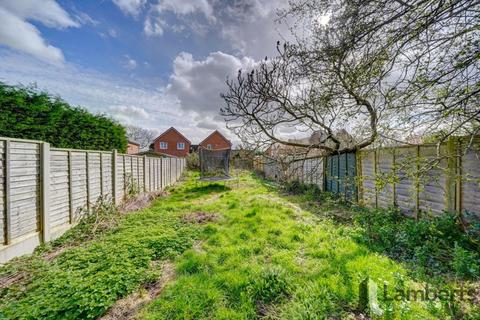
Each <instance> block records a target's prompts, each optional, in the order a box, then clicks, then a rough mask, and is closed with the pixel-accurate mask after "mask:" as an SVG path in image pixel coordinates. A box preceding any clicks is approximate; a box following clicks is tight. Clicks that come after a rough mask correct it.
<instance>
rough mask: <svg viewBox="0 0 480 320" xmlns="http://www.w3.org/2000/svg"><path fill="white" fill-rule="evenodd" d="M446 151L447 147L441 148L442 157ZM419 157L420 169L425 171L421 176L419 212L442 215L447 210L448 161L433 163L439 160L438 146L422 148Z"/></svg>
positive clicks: (442, 160)
mask: <svg viewBox="0 0 480 320" xmlns="http://www.w3.org/2000/svg"><path fill="white" fill-rule="evenodd" d="M445 151H446V148H445V146H442V147H441V148H440V152H441V155H444V154H445ZM419 155H420V160H419V161H420V163H419V169H420V170H421V171H425V172H422V174H420V175H419V190H418V197H419V198H418V205H419V210H420V211H423V212H429V213H432V214H434V215H440V214H442V212H443V211H444V210H446V207H445V204H446V201H445V199H446V198H447V192H448V185H447V174H448V168H447V166H448V161H447V160H446V159H441V160H436V161H434V163H433V162H432V161H433V160H435V159H436V158H437V159H438V156H437V147H436V146H420V147H419ZM437 161H439V162H437ZM423 167H425V169H423Z"/></svg>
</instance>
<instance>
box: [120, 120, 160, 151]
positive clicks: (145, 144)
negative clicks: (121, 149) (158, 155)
mask: <svg viewBox="0 0 480 320" xmlns="http://www.w3.org/2000/svg"><path fill="white" fill-rule="evenodd" d="M126 129H127V137H128V139H130V140H133V141H135V142H137V143H139V144H140V149H141V150H146V149H148V148H149V146H150V144H151V143H152V142H153V140H155V138H156V137H157V134H156V132H155V131H153V130H149V129H145V128H140V127H137V126H133V125H129V126H127V127H126Z"/></svg>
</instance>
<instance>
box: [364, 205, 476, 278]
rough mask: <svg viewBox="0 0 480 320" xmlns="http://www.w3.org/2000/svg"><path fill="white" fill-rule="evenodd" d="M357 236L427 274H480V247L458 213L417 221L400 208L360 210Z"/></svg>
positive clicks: (470, 276)
mask: <svg viewBox="0 0 480 320" xmlns="http://www.w3.org/2000/svg"><path fill="white" fill-rule="evenodd" d="M355 220H356V222H357V223H358V225H360V226H361V227H362V232H360V233H358V239H359V240H360V241H361V242H363V243H365V244H367V245H368V246H369V247H370V248H372V249H375V250H377V251H380V252H383V253H385V254H387V255H388V256H390V257H392V258H394V259H396V260H400V261H405V262H408V263H410V264H411V266H412V267H414V268H416V269H417V270H419V271H421V272H422V273H425V274H426V275H438V274H449V273H450V274H455V275H456V276H458V277H460V278H467V279H468V278H474V279H478V278H480V255H479V254H478V250H479V248H478V247H477V245H476V244H475V243H473V242H472V241H471V240H470V238H469V236H468V235H467V234H466V233H465V232H464V231H463V230H462V228H461V226H460V225H459V223H458V220H457V217H456V215H453V214H449V213H444V214H443V215H441V216H436V217H431V218H424V219H422V220H419V221H416V220H414V219H411V218H408V217H405V216H403V215H402V214H401V213H400V212H399V211H398V210H397V209H390V210H373V209H372V210H358V211H357V214H356V215H355Z"/></svg>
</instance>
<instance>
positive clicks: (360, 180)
mask: <svg viewBox="0 0 480 320" xmlns="http://www.w3.org/2000/svg"><path fill="white" fill-rule="evenodd" d="M355 160H356V161H355V162H356V166H357V167H356V168H355V174H356V176H357V177H356V178H357V179H356V180H357V181H356V184H357V190H358V191H357V202H358V203H360V204H363V170H362V152H361V151H360V150H357V151H356V152H355Z"/></svg>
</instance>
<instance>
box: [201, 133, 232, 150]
mask: <svg viewBox="0 0 480 320" xmlns="http://www.w3.org/2000/svg"><path fill="white" fill-rule="evenodd" d="M199 146H200V147H202V148H205V149H210V150H218V149H231V148H232V143H231V142H230V140H228V139H227V138H225V136H224V135H223V134H221V133H220V132H219V131H218V130H215V131H213V132H212V133H211V134H210V135H209V136H208V137H206V138H205V139H204V140H203V141H202V142H200V144H199Z"/></svg>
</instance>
